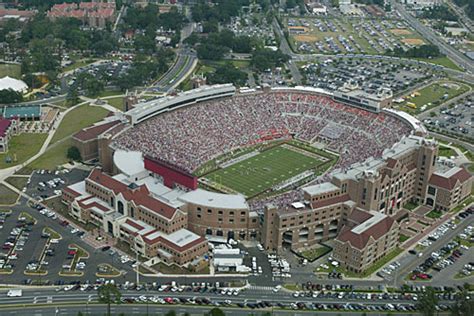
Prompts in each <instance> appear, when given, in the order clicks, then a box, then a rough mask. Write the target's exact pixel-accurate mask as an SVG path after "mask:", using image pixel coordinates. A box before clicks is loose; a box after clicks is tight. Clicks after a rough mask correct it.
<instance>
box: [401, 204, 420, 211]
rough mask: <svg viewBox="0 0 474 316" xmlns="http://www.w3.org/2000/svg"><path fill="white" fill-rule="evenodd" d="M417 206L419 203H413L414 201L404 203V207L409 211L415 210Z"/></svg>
mask: <svg viewBox="0 0 474 316" xmlns="http://www.w3.org/2000/svg"><path fill="white" fill-rule="evenodd" d="M417 207H418V204H416V203H413V202H407V203H406V204H405V205H403V208H405V209H407V210H409V211H413V210H414V209H415V208H417Z"/></svg>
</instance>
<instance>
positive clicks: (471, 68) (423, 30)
mask: <svg viewBox="0 0 474 316" xmlns="http://www.w3.org/2000/svg"><path fill="white" fill-rule="evenodd" d="M391 3H392V8H393V9H395V10H396V11H397V12H398V13H400V15H401V17H402V18H403V19H405V20H406V21H407V22H408V23H409V24H410V25H411V27H413V28H414V29H415V30H416V31H417V32H418V33H420V34H421V35H422V36H423V37H424V38H426V39H427V40H428V41H430V42H431V43H433V44H435V45H436V46H438V47H439V49H440V51H441V52H442V53H443V54H445V55H446V56H448V57H449V58H451V59H452V60H453V61H454V62H455V63H456V64H457V65H458V66H460V67H462V68H464V69H465V70H467V71H468V72H470V73H471V74H474V62H473V61H472V60H471V59H469V57H467V56H465V55H463V54H462V53H460V52H459V51H457V50H456V49H454V48H453V47H452V46H451V45H449V44H448V43H446V42H445V41H443V40H442V39H440V38H439V37H438V36H437V35H436V34H435V33H434V32H433V31H432V30H431V29H430V28H429V27H427V26H425V25H423V24H422V23H421V22H420V21H418V19H416V18H415V17H414V16H412V15H411V14H410V13H409V12H408V11H407V10H405V7H404V6H403V5H402V4H401V3H399V2H397V1H396V0H392V1H391Z"/></svg>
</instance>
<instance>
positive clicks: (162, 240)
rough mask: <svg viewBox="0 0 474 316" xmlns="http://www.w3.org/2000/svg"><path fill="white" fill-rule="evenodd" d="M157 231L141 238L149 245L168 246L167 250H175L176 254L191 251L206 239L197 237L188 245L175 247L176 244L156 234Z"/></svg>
mask: <svg viewBox="0 0 474 316" xmlns="http://www.w3.org/2000/svg"><path fill="white" fill-rule="evenodd" d="M157 232H158V231H152V232H150V233H148V234H146V235H145V236H143V240H144V241H145V242H146V243H147V244H149V245H152V244H155V243H158V242H159V243H162V244H164V245H166V246H168V247H169V248H172V249H174V250H176V251H177V252H183V251H186V250H188V249H191V248H193V247H195V246H197V245H199V244H201V243H203V242H207V240H206V238H204V237H202V236H199V238H196V239H194V240H193V241H191V242H189V243H186V244H184V245H182V246H179V245H177V244H176V243H174V242H173V241H171V240H168V239H167V238H166V234H156V233H157ZM153 234H154V235H156V237H155V238H150V236H151V235H153Z"/></svg>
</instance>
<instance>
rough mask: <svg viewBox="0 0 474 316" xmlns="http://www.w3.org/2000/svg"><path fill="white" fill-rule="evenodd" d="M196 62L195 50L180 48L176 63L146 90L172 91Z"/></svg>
mask: <svg viewBox="0 0 474 316" xmlns="http://www.w3.org/2000/svg"><path fill="white" fill-rule="evenodd" d="M196 63H197V56H196V54H195V53H194V52H192V51H190V50H186V49H180V50H179V51H178V54H177V58H176V61H175V63H174V65H173V66H171V68H170V69H169V70H168V71H167V72H166V73H165V74H164V75H163V76H162V77H161V78H160V79H159V80H158V81H156V82H155V83H154V84H153V85H152V86H151V87H149V88H147V89H146V90H145V91H147V92H160V93H168V92H170V91H172V90H173V89H174V88H175V87H176V86H178V85H179V83H180V82H181V81H182V80H183V79H184V78H185V77H186V76H187V75H189V73H190V72H191V71H192V69H193V68H194V67H195V65H196Z"/></svg>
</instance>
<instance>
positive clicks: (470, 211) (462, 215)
mask: <svg viewBox="0 0 474 316" xmlns="http://www.w3.org/2000/svg"><path fill="white" fill-rule="evenodd" d="M472 214H474V206H471V207H469V208H468V209H467V210H465V211H463V212H459V213H458V215H457V216H458V218H459V219H460V220H463V219H466V218H468V217H469V216H471V215H472Z"/></svg>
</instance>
